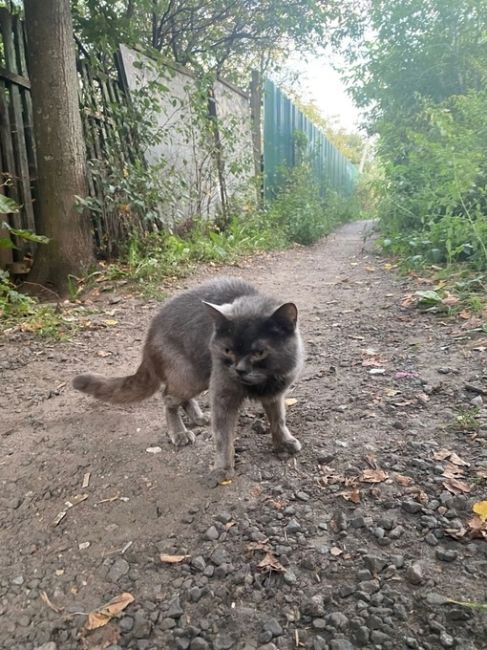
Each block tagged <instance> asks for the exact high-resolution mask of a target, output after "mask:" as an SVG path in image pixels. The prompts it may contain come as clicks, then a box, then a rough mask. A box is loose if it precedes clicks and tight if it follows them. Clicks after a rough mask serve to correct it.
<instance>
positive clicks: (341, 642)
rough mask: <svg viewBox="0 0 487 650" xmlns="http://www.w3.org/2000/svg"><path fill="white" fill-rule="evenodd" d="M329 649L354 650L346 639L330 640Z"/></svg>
mask: <svg viewBox="0 0 487 650" xmlns="http://www.w3.org/2000/svg"><path fill="white" fill-rule="evenodd" d="M330 650H354V647H353V645H352V644H351V643H350V641H349V640H348V639H333V640H332V641H331V642H330Z"/></svg>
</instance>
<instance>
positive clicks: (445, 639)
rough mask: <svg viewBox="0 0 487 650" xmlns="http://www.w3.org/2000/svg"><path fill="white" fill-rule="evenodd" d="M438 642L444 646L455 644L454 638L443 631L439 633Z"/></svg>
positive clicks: (451, 646) (450, 646)
mask: <svg viewBox="0 0 487 650" xmlns="http://www.w3.org/2000/svg"><path fill="white" fill-rule="evenodd" d="M440 643H441V645H442V646H443V647H444V648H453V646H454V645H455V639H454V638H453V637H452V636H451V635H450V634H448V633H447V632H445V631H443V632H441V633H440Z"/></svg>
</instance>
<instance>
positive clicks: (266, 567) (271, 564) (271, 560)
mask: <svg viewBox="0 0 487 650" xmlns="http://www.w3.org/2000/svg"><path fill="white" fill-rule="evenodd" d="M257 569H258V570H259V571H269V572H270V571H275V572H276V573H286V569H285V568H284V567H283V566H282V564H281V563H280V562H279V560H278V559H277V558H276V557H275V555H273V554H272V553H270V552H267V553H266V554H265V555H264V557H263V559H262V560H261V561H260V562H259V564H258V565H257Z"/></svg>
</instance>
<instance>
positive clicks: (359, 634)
mask: <svg viewBox="0 0 487 650" xmlns="http://www.w3.org/2000/svg"><path fill="white" fill-rule="evenodd" d="M354 637H355V639H356V641H357V643H358V644H359V645H361V646H363V645H367V643H368V642H369V638H370V631H369V628H368V627H366V626H365V625H360V626H358V627H357V628H356V629H355V630H354Z"/></svg>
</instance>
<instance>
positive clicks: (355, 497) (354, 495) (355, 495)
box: [338, 488, 360, 503]
mask: <svg viewBox="0 0 487 650" xmlns="http://www.w3.org/2000/svg"><path fill="white" fill-rule="evenodd" d="M338 496H341V497H343V498H344V499H346V500H347V501H352V503H360V490H359V489H358V488H354V489H353V490H346V491H345V492H338Z"/></svg>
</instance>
